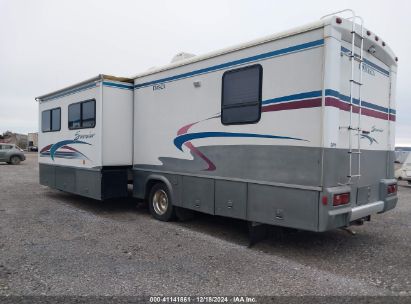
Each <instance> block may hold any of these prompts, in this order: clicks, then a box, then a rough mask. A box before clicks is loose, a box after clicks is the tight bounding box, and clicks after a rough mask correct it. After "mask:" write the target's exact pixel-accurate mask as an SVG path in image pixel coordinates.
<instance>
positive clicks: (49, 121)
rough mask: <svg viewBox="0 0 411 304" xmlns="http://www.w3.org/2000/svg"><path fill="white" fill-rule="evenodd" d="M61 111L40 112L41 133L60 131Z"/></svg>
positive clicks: (58, 109) (57, 109)
mask: <svg viewBox="0 0 411 304" xmlns="http://www.w3.org/2000/svg"><path fill="white" fill-rule="evenodd" d="M60 120H61V109H60V108H56V109H51V110H47V111H43V112H41V130H42V131H43V132H53V131H60Z"/></svg>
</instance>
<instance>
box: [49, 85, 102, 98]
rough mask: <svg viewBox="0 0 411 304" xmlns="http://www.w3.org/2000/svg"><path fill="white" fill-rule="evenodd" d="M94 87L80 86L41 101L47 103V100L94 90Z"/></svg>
mask: <svg viewBox="0 0 411 304" xmlns="http://www.w3.org/2000/svg"><path fill="white" fill-rule="evenodd" d="M95 86H96V84H95V83H91V84H86V85H84V86H81V87H79V88H75V89H71V90H67V91H63V92H61V93H59V94H57V95H53V96H50V97H48V98H44V99H42V100H43V101H47V100H52V99H56V98H59V97H63V96H66V95H70V94H74V93H78V92H80V91H84V90H88V89H91V88H94V87H95Z"/></svg>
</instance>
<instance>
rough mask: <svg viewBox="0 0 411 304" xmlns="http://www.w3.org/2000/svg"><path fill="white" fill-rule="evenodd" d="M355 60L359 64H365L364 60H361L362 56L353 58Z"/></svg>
mask: <svg viewBox="0 0 411 304" xmlns="http://www.w3.org/2000/svg"><path fill="white" fill-rule="evenodd" d="M353 58H354V60H355V61H358V62H360V63H361V62H364V60H362V58H360V56H353Z"/></svg>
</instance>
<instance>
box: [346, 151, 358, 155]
mask: <svg viewBox="0 0 411 304" xmlns="http://www.w3.org/2000/svg"><path fill="white" fill-rule="evenodd" d="M348 154H361V151H348Z"/></svg>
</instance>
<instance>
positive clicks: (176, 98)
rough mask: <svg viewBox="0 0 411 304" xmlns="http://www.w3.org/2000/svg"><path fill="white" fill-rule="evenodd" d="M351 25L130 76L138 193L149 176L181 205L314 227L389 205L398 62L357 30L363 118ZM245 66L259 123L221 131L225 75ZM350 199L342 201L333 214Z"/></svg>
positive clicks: (320, 26) (327, 25)
mask: <svg viewBox="0 0 411 304" xmlns="http://www.w3.org/2000/svg"><path fill="white" fill-rule="evenodd" d="M351 30H352V23H351V22H350V21H348V20H345V19H344V20H343V22H342V24H340V23H338V22H337V18H336V17H333V18H330V19H327V20H324V21H321V22H317V23H314V24H311V25H309V26H306V27H303V28H298V29H296V30H292V31H288V32H286V33H282V34H278V35H274V36H270V37H266V38H263V39H260V40H256V41H253V42H251V43H247V44H243V45H239V46H236V47H233V48H229V49H225V50H222V51H218V52H215V53H212V54H208V55H204V56H199V57H193V58H189V59H187V60H182V61H180V62H174V63H172V64H170V65H169V66H165V67H163V68H159V69H157V70H150V71H148V72H146V73H143V74H140V75H137V76H136V78H135V91H134V102H135V107H134V125H135V129H134V145H135V148H134V157H133V171H134V195H135V196H136V197H139V198H147V197H148V195H149V192H150V188H151V186H152V185H153V184H155V183H156V182H155V181H156V180H157V182H162V183H165V184H166V185H167V186H168V188H169V190H170V192H171V197H172V201H173V204H174V205H176V206H179V207H183V208H188V209H192V210H197V211H201V212H205V213H210V214H216V215H222V216H229V217H236V218H241V219H246V220H249V221H253V222H260V223H266V224H273V225H280V226H287V227H293V228H299V229H306V230H314V231H324V230H328V229H332V228H335V227H341V226H345V225H349V224H350V222H354V221H356V220H359V219H363V218H365V217H366V216H368V215H370V214H373V213H377V212H383V211H386V210H389V209H391V208H393V207H394V206H395V203H396V200H397V198H396V195H391V196H390V197H387V195H386V188H387V185H389V184H393V183H395V180H393V169H392V163H393V155H392V154H393V152H392V151H393V147H394V146H393V143H394V121H395V103H394V87H395V77H396V66H397V65H396V61H395V56H394V55H393V53H392V52H391V50H390V49H389V47H387V46H386V45H385V43H384V46H383V45H382V42H381V41H377V40H376V38H375V37H376V36H375V35H374V34H372V33H370V35H365V34H364V36H365V37H364V45H363V48H364V49H365V51H364V57H363V67H362V70H363V73H362V74H363V75H362V90H361V91H362V92H361V93H362V94H361V99H362V104H361V106H362V115H361V122H359V118H360V117H359V115H358V106H359V104H358V103H359V101H358V99H359V90H358V89H357V87H356V89H355V90H352V92H350V79H351V58H350V55H351V51H350V49H351V44H350V43H351V37H352V34H351ZM365 32H366V30H364V33H365ZM355 45H356V47H355V54H356V56H357V57H358V56H359V54H360V49H359V46H360V42H359V41H356V43H355ZM371 47H372V48H373V49H374V50H375V52H374V53H373V54H371V53H369V52H367V50H368V49H370V48H371ZM253 66H259V67H260V69H261V71H262V72H261V73H262V78H261V82H262V84H261V86H262V91H261V99H260V101H261V117H260V119H258V120H257V121H255V122H252V123H238V124H232V125H226V124H224V123H223V118H222V116H223V115H224V114H222V108H223V105H222V103H223V101H222V98H223V95H224V85H223V82H224V76H225V75H226V73H231V72H239V71H241V69H245V70H246V69H250V71H251V70H252V67H253ZM359 71H360V63H359V62H358V63H356V64H355V69H354V72H353V73H354V78H353V79H355V80H356V81H357V82H359V80H358V79H359V77H360V73H359ZM350 96H352V97H353V99H352V101H351V99H350ZM350 103H352V104H353V106H352V108H353V110H352V113H350V107H351V105H350ZM350 116H351V122H350ZM359 124H360V125H361V126H360V128H361V131H360V133H359V134H357V132H354V130H352V129H354V128H358V125H359ZM350 126H351V127H350ZM147 127H149V128H148V129H147ZM350 137H351V143H350V139H349V138H350ZM358 138H359V140H358ZM357 151H358V154H356V153H355V152H357ZM360 153H361V154H360ZM349 154H351V155H352V156H351V160H350V157H349ZM359 155H360V156H359ZM359 158H360V159H359ZM350 167H351V169H349V168H350ZM153 180H154V182H153ZM347 192H348V193H350V198H351V199H350V205H349V206H347V205H345V206H338V207H334V206H333V203H332V200H333V197H334V195H335V194H338V193H347ZM323 200H326V201H323ZM322 202H324V203H325V204H323V203H322Z"/></svg>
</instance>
